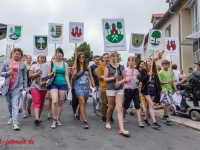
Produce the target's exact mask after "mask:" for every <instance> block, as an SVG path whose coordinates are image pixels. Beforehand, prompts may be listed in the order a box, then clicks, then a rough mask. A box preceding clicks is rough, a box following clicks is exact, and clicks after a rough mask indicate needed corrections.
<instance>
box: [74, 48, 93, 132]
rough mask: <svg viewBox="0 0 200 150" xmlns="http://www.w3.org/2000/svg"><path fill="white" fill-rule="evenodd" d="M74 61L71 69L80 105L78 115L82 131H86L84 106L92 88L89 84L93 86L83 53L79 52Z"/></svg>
mask: <svg viewBox="0 0 200 150" xmlns="http://www.w3.org/2000/svg"><path fill="white" fill-rule="evenodd" d="M76 60H77V61H76V65H75V66H76V68H75V67H74V68H72V73H73V75H72V79H73V80H74V81H75V92H76V96H77V97H78V100H79V103H80V113H81V117H82V119H83V125H82V126H83V128H84V129H88V128H89V126H88V124H87V120H86V114H85V105H86V103H87V100H88V97H89V90H90V89H91V88H92V86H91V84H92V85H93V87H94V88H95V84H94V80H93V77H92V72H91V69H90V67H89V66H87V64H86V61H85V56H84V53H83V52H79V53H78V54H77V58H76ZM90 81H91V82H90ZM95 89H96V88H95Z"/></svg>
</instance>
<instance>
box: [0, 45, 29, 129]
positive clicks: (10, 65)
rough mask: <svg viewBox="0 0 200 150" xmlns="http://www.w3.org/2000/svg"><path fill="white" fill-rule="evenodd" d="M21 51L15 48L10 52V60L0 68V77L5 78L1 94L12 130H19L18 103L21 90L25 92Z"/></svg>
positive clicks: (25, 71)
mask: <svg viewBox="0 0 200 150" xmlns="http://www.w3.org/2000/svg"><path fill="white" fill-rule="evenodd" d="M22 56H23V51H22V50H21V49H20V48H15V49H14V50H13V51H12V52H11V59H9V60H6V61H4V63H3V64H2V66H1V70H0V75H1V77H4V78H5V81H4V84H3V85H2V86H1V89H0V90H1V93H2V95H5V97H6V102H7V106H8V111H9V114H10V119H9V121H8V124H9V125H10V124H12V129H14V130H19V129H20V128H19V126H18V124H19V123H18V113H19V101H20V98H21V95H22V92H21V91H23V90H25V91H26V92H28V90H27V68H26V65H25V63H23V62H22V60H21V59H22Z"/></svg>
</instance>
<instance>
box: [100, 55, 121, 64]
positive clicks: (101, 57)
mask: <svg viewBox="0 0 200 150" xmlns="http://www.w3.org/2000/svg"><path fill="white" fill-rule="evenodd" d="M99 57H100V61H101V62H103V56H99ZM121 61H123V60H122V57H121V54H119V59H118V61H117V62H118V63H120V62H121Z"/></svg>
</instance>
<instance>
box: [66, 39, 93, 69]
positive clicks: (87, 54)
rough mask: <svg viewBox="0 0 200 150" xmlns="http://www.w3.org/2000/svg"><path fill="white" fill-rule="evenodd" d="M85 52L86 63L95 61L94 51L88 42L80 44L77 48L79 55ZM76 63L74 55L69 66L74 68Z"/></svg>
mask: <svg viewBox="0 0 200 150" xmlns="http://www.w3.org/2000/svg"><path fill="white" fill-rule="evenodd" d="M78 52H83V53H84V54H85V59H86V63H87V64H89V62H90V61H92V59H93V51H91V48H90V45H89V44H87V42H84V43H82V44H80V45H79V46H78V47H77V53H78ZM74 61H75V58H74V55H73V56H72V57H71V58H70V59H69V66H73V64H74Z"/></svg>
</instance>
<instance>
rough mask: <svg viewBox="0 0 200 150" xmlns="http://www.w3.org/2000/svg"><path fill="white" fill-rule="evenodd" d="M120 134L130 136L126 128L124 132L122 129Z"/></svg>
mask: <svg viewBox="0 0 200 150" xmlns="http://www.w3.org/2000/svg"><path fill="white" fill-rule="evenodd" d="M119 134H120V135H123V136H125V137H130V133H129V131H126V130H124V131H123V132H122V131H120V132H119Z"/></svg>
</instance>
